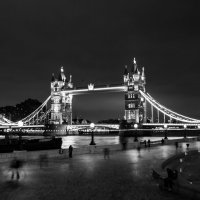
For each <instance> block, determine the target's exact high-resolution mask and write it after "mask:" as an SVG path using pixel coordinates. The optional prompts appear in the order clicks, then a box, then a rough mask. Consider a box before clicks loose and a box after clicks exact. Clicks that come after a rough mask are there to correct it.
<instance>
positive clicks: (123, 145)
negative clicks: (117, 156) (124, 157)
mask: <svg viewBox="0 0 200 200" xmlns="http://www.w3.org/2000/svg"><path fill="white" fill-rule="evenodd" d="M120 142H121V145H122V150H126V146H127V141H126V138H125V137H122V138H121V140H120Z"/></svg>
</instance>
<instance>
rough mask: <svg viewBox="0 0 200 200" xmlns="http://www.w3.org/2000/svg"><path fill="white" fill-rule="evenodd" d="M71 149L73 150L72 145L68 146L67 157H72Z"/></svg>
mask: <svg viewBox="0 0 200 200" xmlns="http://www.w3.org/2000/svg"><path fill="white" fill-rule="evenodd" d="M72 151H73V147H72V145H70V146H69V158H72Z"/></svg>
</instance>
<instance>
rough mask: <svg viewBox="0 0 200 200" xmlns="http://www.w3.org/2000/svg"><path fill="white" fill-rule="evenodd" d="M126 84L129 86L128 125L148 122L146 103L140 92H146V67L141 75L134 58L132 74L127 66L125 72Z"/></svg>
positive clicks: (126, 117) (126, 97)
mask: <svg viewBox="0 0 200 200" xmlns="http://www.w3.org/2000/svg"><path fill="white" fill-rule="evenodd" d="M123 78H124V84H125V85H126V86H127V91H126V93H125V116H124V118H125V120H126V121H127V122H128V123H134V124H135V123H137V124H141V123H144V122H146V101H145V99H144V98H143V97H142V96H141V94H140V92H139V90H141V91H143V92H145V84H146V77H145V74H144V67H143V68H142V73H140V71H139V69H138V66H137V63H136V60H135V58H134V60H133V65H132V67H131V72H130V73H129V72H128V69H127V66H125V71H124V76H123Z"/></svg>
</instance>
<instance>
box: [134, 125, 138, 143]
mask: <svg viewBox="0 0 200 200" xmlns="http://www.w3.org/2000/svg"><path fill="white" fill-rule="evenodd" d="M134 129H136V134H135V140H134V141H135V142H137V141H138V139H137V129H138V124H134Z"/></svg>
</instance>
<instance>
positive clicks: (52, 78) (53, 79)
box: [51, 73, 55, 82]
mask: <svg viewBox="0 0 200 200" xmlns="http://www.w3.org/2000/svg"><path fill="white" fill-rule="evenodd" d="M54 81H55V76H54V73H52V77H51V82H54Z"/></svg>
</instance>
